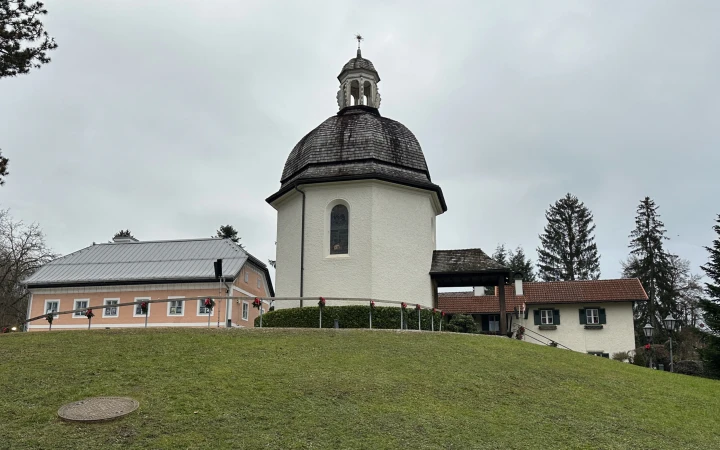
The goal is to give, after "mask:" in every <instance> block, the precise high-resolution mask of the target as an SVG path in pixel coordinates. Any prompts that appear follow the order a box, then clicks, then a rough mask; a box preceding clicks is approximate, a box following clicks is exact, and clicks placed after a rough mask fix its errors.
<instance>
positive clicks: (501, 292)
mask: <svg viewBox="0 0 720 450" xmlns="http://www.w3.org/2000/svg"><path fill="white" fill-rule="evenodd" d="M498 297H499V299H500V335H501V336H505V335H506V334H507V317H506V314H505V277H503V276H500V277H498Z"/></svg>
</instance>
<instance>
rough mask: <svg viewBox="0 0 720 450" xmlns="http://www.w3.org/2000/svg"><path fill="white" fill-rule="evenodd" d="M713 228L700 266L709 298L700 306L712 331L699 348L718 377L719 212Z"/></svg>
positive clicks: (707, 365)
mask: <svg viewBox="0 0 720 450" xmlns="http://www.w3.org/2000/svg"><path fill="white" fill-rule="evenodd" d="M716 223H717V224H716V225H715V226H713V230H715V233H716V234H717V235H718V237H717V238H716V239H715V240H714V241H713V246H712V247H705V249H706V250H707V251H708V253H710V257H709V261H708V263H707V264H706V265H704V266H702V269H703V270H704V271H705V274H706V275H707V277H708V278H709V279H710V282H709V283H705V287H706V292H707V294H708V296H709V299H702V300H700V302H699V303H700V307H701V308H702V309H703V311H704V315H703V316H704V318H705V324H706V325H707V326H708V327H709V328H710V330H711V331H712V333H709V334H708V335H707V345H706V346H705V348H704V349H701V350H700V356H701V357H702V358H703V360H704V362H705V369H706V371H707V372H708V373H709V374H710V375H712V376H715V377H720V214H718V216H717V219H716Z"/></svg>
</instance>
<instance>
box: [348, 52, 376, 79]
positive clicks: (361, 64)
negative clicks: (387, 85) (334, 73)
mask: <svg viewBox="0 0 720 450" xmlns="http://www.w3.org/2000/svg"><path fill="white" fill-rule="evenodd" d="M354 69H364V70H369V71H370V72H372V73H374V74H375V76H376V77H377V81H380V75H379V74H378V73H377V70H375V66H373V63H372V61H370V60H369V59H365V58H363V57H362V56H361V54H360V50H358V56H357V58H353V59H351V60H350V61H348V62H347V63H346V64H345V65H344V66H343V68H342V70H341V71H340V75H338V79H341V78H342V76H343V74H344V73H345V72H346V71H348V70H354Z"/></svg>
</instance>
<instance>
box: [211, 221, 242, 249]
mask: <svg viewBox="0 0 720 450" xmlns="http://www.w3.org/2000/svg"><path fill="white" fill-rule="evenodd" d="M215 235H216V236H217V237H219V238H223V239H230V240H231V241H233V242H234V243H236V244H237V245H239V246H240V248H242V249H244V248H245V246H244V245H242V244H241V243H240V239H242V238H240V237H238V231H237V230H236V229H235V227H234V226H232V225H221V226H220V228H219V229H218V230H217V231H216V232H215Z"/></svg>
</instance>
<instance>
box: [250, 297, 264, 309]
mask: <svg viewBox="0 0 720 450" xmlns="http://www.w3.org/2000/svg"><path fill="white" fill-rule="evenodd" d="M252 305H253V308H257V309H260V307H261V306H262V301H260V299H259V298H257V297H255V300H253V302H252Z"/></svg>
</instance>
